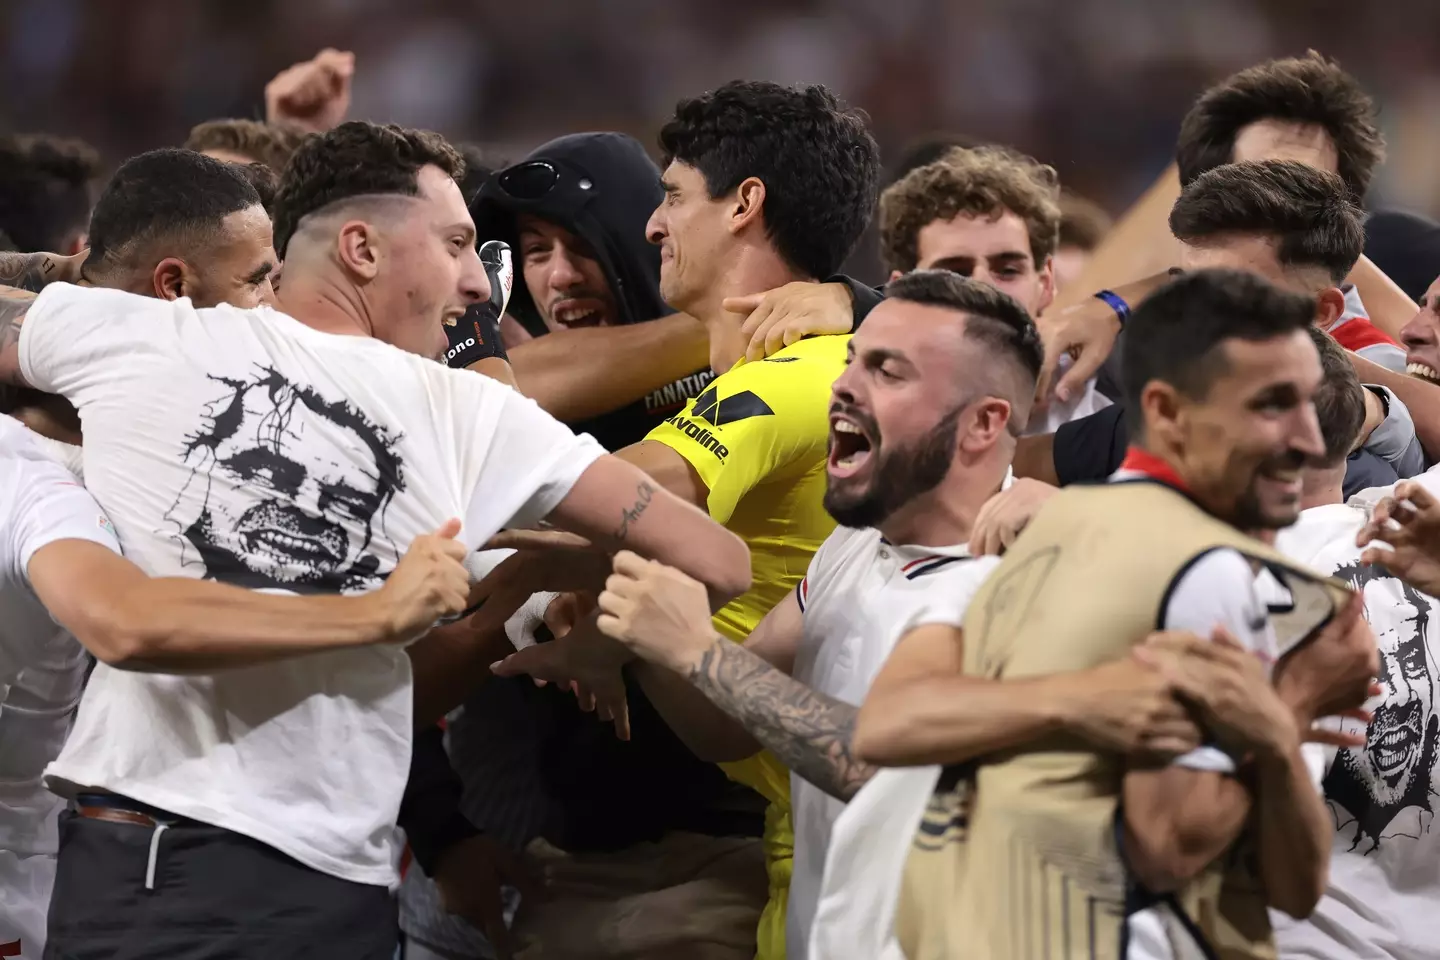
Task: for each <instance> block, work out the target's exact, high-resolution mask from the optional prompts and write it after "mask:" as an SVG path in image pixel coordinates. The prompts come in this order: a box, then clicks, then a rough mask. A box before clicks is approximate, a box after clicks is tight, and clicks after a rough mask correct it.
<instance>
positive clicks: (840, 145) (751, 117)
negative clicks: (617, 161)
mask: <svg viewBox="0 0 1440 960" xmlns="http://www.w3.org/2000/svg"><path fill="white" fill-rule="evenodd" d="M867 124H868V118H867V117H866V116H865V115H864V114H863V113H861V112H859V111H855V110H851V109H849V108H847V107H846V106H845V105H844V104H842V103H841V102H840V101H839V100H837V99H836V98H835V95H834V94H832V93H831V92H830V91H829V90H826V89H825V88H824V87H822V86H808V87H804V88H802V89H798V90H795V89H790V88H789V87H783V86H780V85H779V84H776V83H769V82H767V81H763V80H736V81H732V82H731V83H727V84H725V85H724V86H722V87H720V88H719V89H717V90H715V91H714V92H713V93H707V94H704V95H703V96H699V97H694V98H691V99H687V100H681V101H680V102H679V103H678V104H677V105H676V107H675V116H674V117H673V118H672V119H671V120H670V121H669V122H668V123H666V124H665V126H664V128H662V129H661V131H660V147H661V149H662V150H663V151H664V154H665V164H666V165H669V164H670V162H671V161H679V162H680V163H683V164H685V165H687V166H690V167H694V168H695V169H696V170H698V171H699V172H700V174H701V175H702V176H703V177H704V178H705V187H706V189H707V190H708V191H709V193H710V197H711V199H715V198H718V197H721V196H724V195H725V194H727V193H729V192H730V191H732V190H734V189H735V188H736V187H738V186H739V185H740V184H741V183H742V182H743V181H744V180H745V179H746V178H747V177H758V178H759V179H760V180H761V181H762V182H763V183H764V184H765V208H764V211H763V215H764V219H765V232H766V235H767V236H768V237H769V238H770V239H771V241H772V242H773V243H774V244H775V248H776V250H777V251H779V254H780V256H781V257H782V258H784V260H785V262H786V263H788V264H789V265H790V266H791V267H793V268H794V269H795V270H796V271H798V272H799V273H801V274H803V275H805V276H807V277H813V278H816V279H824V278H826V277H828V276H830V275H831V274H833V273H834V272H835V271H836V270H838V269H839V268H840V264H841V263H843V262H844V260H845V258H846V257H847V256H849V254H850V252H851V251H852V250H853V249H854V248H855V244H856V243H857V242H858V241H859V239H860V235H861V234H862V233H864V232H865V226H866V224H868V223H869V222H870V216H871V213H872V212H873V211H874V209H875V193H876V186H877V182H878V180H879V176H880V149H879V147H877V146H876V145H875V139H874V138H873V137H872V136H870V131H869V129H868V128H867Z"/></svg>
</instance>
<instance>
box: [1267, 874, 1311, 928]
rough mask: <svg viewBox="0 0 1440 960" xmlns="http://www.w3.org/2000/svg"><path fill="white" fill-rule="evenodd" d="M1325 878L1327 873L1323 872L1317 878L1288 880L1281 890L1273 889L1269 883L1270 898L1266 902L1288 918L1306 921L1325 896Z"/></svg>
mask: <svg viewBox="0 0 1440 960" xmlns="http://www.w3.org/2000/svg"><path fill="white" fill-rule="evenodd" d="M1325 877H1326V871H1324V870H1322V871H1320V872H1319V874H1318V875H1317V876H1315V877H1306V878H1288V879H1287V880H1286V882H1285V884H1284V885H1283V886H1281V887H1280V888H1279V889H1271V888H1270V885H1269V884H1268V883H1267V884H1266V887H1267V892H1268V894H1269V896H1267V897H1266V900H1267V902H1268V903H1269V905H1270V906H1272V907H1274V908H1275V909H1276V910H1279V911H1280V912H1281V913H1283V914H1285V915H1286V916H1289V917H1293V918H1294V919H1296V920H1304V919H1305V918H1306V917H1308V916H1310V914H1312V913H1314V912H1315V907H1316V906H1317V905H1318V904H1319V903H1320V898H1321V897H1323V896H1324V895H1325Z"/></svg>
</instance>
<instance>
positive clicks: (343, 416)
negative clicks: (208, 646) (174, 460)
mask: <svg viewBox="0 0 1440 960" xmlns="http://www.w3.org/2000/svg"><path fill="white" fill-rule="evenodd" d="M211 379H212V380H213V381H215V383H216V384H217V387H218V388H219V389H218V391H217V397H216V399H215V400H214V401H212V402H211V403H210V404H209V405H208V406H207V408H206V410H205V413H204V417H203V420H202V424H201V426H200V427H199V429H197V431H196V432H195V433H194V434H192V435H191V436H190V437H188V438H186V444H185V449H184V455H185V459H186V462H187V463H188V464H190V465H191V468H192V473H191V475H190V480H189V481H188V483H187V486H186V489H185V490H184V491H183V492H182V494H181V497H180V499H179V500H177V501H176V503H175V504H174V506H173V507H172V508H171V510H170V512H169V514H168V519H170V520H172V521H174V522H175V523H176V524H178V525H179V527H180V533H181V536H182V537H183V538H184V540H185V541H187V545H188V547H191V548H193V549H194V551H195V552H196V553H197V554H198V556H199V560H200V562H202V563H203V564H204V566H205V576H206V578H207V579H212V580H218V581H221V582H224V583H230V584H235V585H237V586H243V587H250V588H261V587H275V588H283V589H287V590H293V591H295V592H298V593H318V592H337V591H344V590H357V589H367V588H373V587H375V586H378V585H379V583H380V582H381V580H382V579H383V575H384V574H387V573H388V572H389V570H390V569H391V568H393V565H394V558H395V556H396V550H395V547H394V544H393V543H392V542H391V540H390V538H389V536H388V535H387V533H386V530H385V508H386V507H387V506H388V505H389V503H390V501H391V499H392V498H393V497H394V495H395V493H396V491H398V490H401V489H403V488H404V474H403V469H402V463H401V461H400V457H399V456H398V454H397V453H396V449H395V448H396V444H397V442H398V441H399V439H400V438H399V435H396V434H392V433H391V432H390V431H388V430H386V429H385V428H383V427H381V426H380V425H379V424H376V423H374V422H372V421H371V420H370V419H369V418H368V417H366V416H365V414H363V413H362V412H360V411H359V410H358V409H356V408H355V407H354V406H352V405H351V404H349V403H347V402H345V401H344V400H342V399H330V398H326V397H322V396H321V395H320V394H318V393H317V392H316V391H315V390H313V389H312V388H310V387H307V386H302V385H300V384H296V383H292V382H290V381H289V380H287V379H285V377H283V376H282V375H281V374H279V373H277V372H276V371H274V370H273V369H269V368H261V369H258V370H257V371H256V372H255V374H254V375H253V376H252V377H250V378H247V379H244V380H232V379H228V378H220V377H211ZM381 545H383V547H384V549H383V550H380V551H379V552H377V550H376V548H377V547H378V546H381ZM187 552H188V550H187ZM382 558H383V559H382Z"/></svg>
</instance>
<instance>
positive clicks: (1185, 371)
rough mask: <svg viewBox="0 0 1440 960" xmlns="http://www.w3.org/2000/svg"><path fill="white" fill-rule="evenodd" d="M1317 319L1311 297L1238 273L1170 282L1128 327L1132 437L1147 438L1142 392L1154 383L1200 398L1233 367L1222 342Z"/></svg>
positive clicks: (1125, 377)
mask: <svg viewBox="0 0 1440 960" xmlns="http://www.w3.org/2000/svg"><path fill="white" fill-rule="evenodd" d="M1314 319H1315V301H1314V300H1313V299H1311V298H1309V297H1303V296H1301V295H1300V294H1297V293H1290V292H1289V291H1287V290H1282V289H1280V288H1279V287H1277V286H1275V285H1273V284H1271V283H1269V282H1267V281H1266V280H1264V279H1263V278H1261V277H1258V276H1256V275H1255V274H1253V273H1246V272H1244V271H1241V270H1196V271H1193V272H1190V273H1186V274H1182V275H1181V276H1179V277H1177V278H1176V279H1174V280H1171V281H1170V282H1168V283H1166V284H1165V285H1164V286H1162V287H1160V288H1159V289H1158V290H1156V291H1155V292H1154V293H1152V294H1150V296H1148V297H1146V298H1145V299H1144V300H1143V301H1141V303H1140V305H1139V306H1137V307H1136V308H1135V311H1134V313H1133V314H1132V315H1131V317H1130V322H1129V323H1127V324H1126V325H1125V356H1124V359H1123V360H1122V362H1121V368H1122V369H1121V381H1122V383H1123V386H1124V389H1125V402H1126V404H1127V405H1128V406H1129V409H1130V411H1131V416H1130V418H1129V420H1130V425H1131V426H1130V430H1131V435H1132V436H1134V437H1140V436H1142V435H1143V434H1142V431H1143V429H1144V420H1143V418H1142V416H1141V414H1140V409H1141V407H1140V395H1141V393H1143V392H1144V390H1145V385H1146V384H1148V383H1150V382H1151V381H1152V380H1159V381H1161V382H1162V383H1168V384H1170V385H1171V386H1172V387H1174V388H1175V389H1176V390H1178V391H1180V392H1181V393H1182V394H1184V395H1185V396H1187V397H1190V398H1191V399H1195V400H1199V399H1202V398H1204V397H1205V396H1206V395H1207V394H1208V393H1209V391H1210V387H1211V386H1212V385H1213V384H1214V382H1215V380H1216V379H1218V378H1219V377H1221V376H1223V375H1224V374H1225V372H1226V371H1227V369H1228V366H1227V363H1226V359H1225V355H1224V353H1223V352H1222V350H1221V347H1222V345H1223V344H1224V342H1225V341H1227V340H1252V341H1256V340H1269V339H1271V338H1273V337H1279V336H1284V335H1285V334H1287V333H1292V332H1294V331H1296V330H1303V329H1306V328H1307V327H1309V326H1310V324H1311V322H1312V321H1313V320H1314Z"/></svg>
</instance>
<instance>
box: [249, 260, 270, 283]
mask: <svg viewBox="0 0 1440 960" xmlns="http://www.w3.org/2000/svg"><path fill="white" fill-rule="evenodd" d="M274 272H275V264H274V263H272V262H270V261H268V260H267V261H266V262H264V263H262V264H260V266H258V267H256V268H255V269H254V270H251V271H250V275H249V276H248V277H246V278H245V282H246V283H252V284H255V285H257V286H258V285H260V284H262V283H264V282H265V278H266V277H268V276H270V274H272V273H274Z"/></svg>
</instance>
